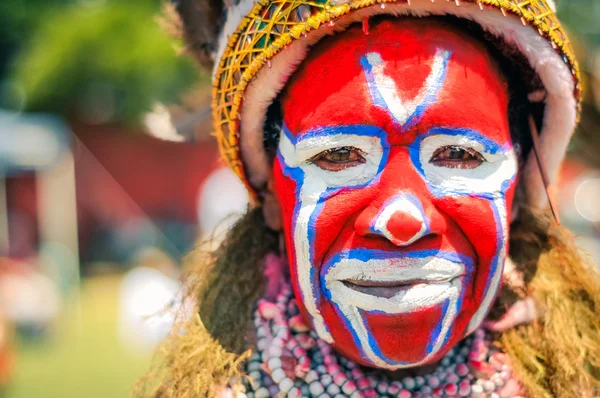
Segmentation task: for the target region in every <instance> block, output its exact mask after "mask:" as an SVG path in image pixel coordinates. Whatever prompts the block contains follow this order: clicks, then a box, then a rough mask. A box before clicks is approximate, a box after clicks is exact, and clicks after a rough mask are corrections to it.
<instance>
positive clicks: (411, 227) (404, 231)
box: [387, 211, 423, 243]
mask: <svg viewBox="0 0 600 398" xmlns="http://www.w3.org/2000/svg"><path fill="white" fill-rule="evenodd" d="M422 227H423V220H421V219H417V218H415V217H413V216H412V215H411V214H410V213H406V212H403V211H397V212H395V213H394V214H392V216H391V217H390V219H389V220H388V222H387V230H388V232H389V233H390V234H391V235H392V236H393V237H394V238H395V239H396V240H397V241H398V242H394V243H403V242H408V241H410V240H411V239H412V238H414V237H415V235H417V234H418V233H419V232H420V231H421V228H422Z"/></svg>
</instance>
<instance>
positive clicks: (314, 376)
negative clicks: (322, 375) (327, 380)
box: [304, 370, 319, 384]
mask: <svg viewBox="0 0 600 398" xmlns="http://www.w3.org/2000/svg"><path fill="white" fill-rule="evenodd" d="M304 380H306V382H307V383H309V384H310V383H312V382H313V381H315V380H319V374H318V373H317V372H316V371H315V370H309V371H308V373H307V374H306V377H305V378H304Z"/></svg>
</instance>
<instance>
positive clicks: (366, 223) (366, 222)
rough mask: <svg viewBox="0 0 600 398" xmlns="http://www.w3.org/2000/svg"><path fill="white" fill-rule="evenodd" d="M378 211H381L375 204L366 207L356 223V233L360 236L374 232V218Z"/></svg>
mask: <svg viewBox="0 0 600 398" xmlns="http://www.w3.org/2000/svg"><path fill="white" fill-rule="evenodd" d="M378 213H379V212H378V210H377V208H375V207H373V206H369V207H367V208H366V209H364V210H363V211H362V212H361V213H360V215H359V216H358V218H357V219H356V222H355V223H354V229H355V230H356V233H357V234H359V235H360V236H367V235H369V234H373V226H374V220H375V218H376V217H377V214H378Z"/></svg>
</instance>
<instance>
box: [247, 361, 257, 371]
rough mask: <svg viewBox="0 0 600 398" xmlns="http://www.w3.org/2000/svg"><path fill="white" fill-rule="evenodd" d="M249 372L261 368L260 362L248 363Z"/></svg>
mask: <svg viewBox="0 0 600 398" xmlns="http://www.w3.org/2000/svg"><path fill="white" fill-rule="evenodd" d="M246 370H247V371H248V372H253V371H255V370H260V363H259V362H258V361H252V362H250V363H249V364H248V367H247V368H246Z"/></svg>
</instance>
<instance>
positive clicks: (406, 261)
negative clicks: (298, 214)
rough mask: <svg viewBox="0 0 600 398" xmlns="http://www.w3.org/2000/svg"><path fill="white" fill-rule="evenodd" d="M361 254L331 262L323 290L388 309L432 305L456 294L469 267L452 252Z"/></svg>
mask: <svg viewBox="0 0 600 398" xmlns="http://www.w3.org/2000/svg"><path fill="white" fill-rule="evenodd" d="M363 254H364V253H361V257H360V258H352V256H351V255H349V256H348V257H346V258H344V259H342V260H340V261H338V262H336V263H334V264H332V265H331V266H330V267H328V269H327V272H326V273H325V275H324V285H325V291H326V294H328V295H329V297H330V298H331V300H332V301H334V302H336V303H338V304H339V305H343V306H353V307H357V308H361V309H365V310H374V311H379V310H382V311H384V312H389V313H400V312H406V311H412V310H414V309H416V308H422V307H426V306H431V305H435V304H436V303H440V302H443V301H444V300H446V299H448V298H451V297H454V296H455V295H457V294H458V292H459V291H460V289H461V286H462V283H463V280H464V278H465V277H466V276H467V274H468V273H469V272H471V271H470V270H471V269H472V265H471V264H470V263H469V262H468V261H461V260H462V258H459V257H458V256H456V255H453V254H452V253H441V254H438V255H437V256H427V255H425V256H424V255H421V253H418V252H415V253H411V254H412V256H408V255H406V254H404V255H403V256H401V257H400V256H398V255H396V256H392V255H390V256H385V255H382V254H381V253H378V252H373V253H372V255H368V256H366V255H363ZM367 254H371V253H367ZM427 254H429V253H427Z"/></svg>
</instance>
